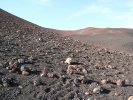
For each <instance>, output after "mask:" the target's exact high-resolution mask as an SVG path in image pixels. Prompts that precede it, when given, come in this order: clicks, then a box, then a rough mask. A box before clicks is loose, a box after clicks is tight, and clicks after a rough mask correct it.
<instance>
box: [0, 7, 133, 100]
mask: <svg viewBox="0 0 133 100" xmlns="http://www.w3.org/2000/svg"><path fill="white" fill-rule="evenodd" d="M77 51H80V52H77ZM30 56H35V57H36V60H35V61H34V66H33V69H36V73H33V74H31V75H29V76H23V75H21V74H17V73H9V72H8V71H7V69H5V68H3V67H1V66H0V73H2V75H0V81H1V78H2V77H13V78H15V79H17V80H18V81H19V84H20V85H21V86H22V87H23V88H22V89H21V90H19V88H18V87H7V88H5V87H0V99H1V100H9V99H10V100H55V99H56V100H59V99H60V100H64V99H65V100H66V99H67V100H72V99H74V98H81V100H82V99H88V98H92V99H98V100H122V99H123V100H126V99H127V98H128V97H129V96H130V95H132V93H133V87H132V84H130V85H129V86H125V87H119V86H116V85H115V84H105V86H104V87H106V88H107V89H108V90H110V92H109V93H108V94H90V95H85V93H86V91H89V90H90V91H92V90H93V89H94V87H93V83H94V82H95V83H97V84H98V85H101V84H100V82H101V80H102V79H110V80H117V79H122V80H123V79H128V80H130V81H133V75H132V73H133V67H132V66H133V57H132V56H129V55H128V54H125V53H120V52H118V51H111V50H107V49H104V48H99V47H96V46H93V45H89V44H85V43H83V42H80V41H77V40H73V39H72V38H71V37H68V36H67V37H64V36H61V35H60V34H58V31H57V30H53V29H47V28H42V27H40V26H37V25H35V24H32V23H30V22H27V21H25V20H23V19H20V18H18V17H16V16H14V15H12V14H9V13H7V12H5V11H3V10H2V9H0V63H2V64H3V63H5V62H8V61H10V60H11V59H12V58H14V57H18V58H21V57H22V58H28V57H30ZM68 57H72V58H74V59H76V60H77V61H79V62H80V63H82V64H83V65H84V68H85V69H86V70H87V74H82V73H81V74H80V73H74V74H72V75H70V76H69V75H68V74H67V73H66V70H67V66H68V65H67V64H65V63H63V61H64V60H65V59H66V58H68ZM109 65H111V66H114V67H115V69H114V68H106V66H109ZM44 67H48V69H50V71H51V72H53V73H56V74H57V75H59V76H63V75H64V76H66V77H67V78H66V80H65V81H63V80H62V79H60V78H57V77H51V78H49V77H41V83H42V84H40V85H38V86H34V85H33V81H34V79H35V78H39V77H40V74H41V71H42V70H43V69H44ZM117 71H120V72H121V73H117ZM81 76H84V77H85V78H86V79H88V80H92V83H90V84H78V86H74V85H73V84H74V81H73V80H74V79H75V78H79V77H81ZM0 83H1V82H0ZM18 90H19V91H20V92H21V93H20V94H17V95H16V91H18ZM115 91H122V94H121V95H120V96H119V97H115V96H114V94H113V93H115Z"/></svg>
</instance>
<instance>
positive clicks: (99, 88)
mask: <svg viewBox="0 0 133 100" xmlns="http://www.w3.org/2000/svg"><path fill="white" fill-rule="evenodd" d="M103 90H104V89H103V87H101V86H98V87H96V88H94V89H93V93H96V94H98V93H101V92H103Z"/></svg>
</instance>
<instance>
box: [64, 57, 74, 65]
mask: <svg viewBox="0 0 133 100" xmlns="http://www.w3.org/2000/svg"><path fill="white" fill-rule="evenodd" d="M71 62H72V58H70V57H68V58H67V59H66V60H65V63H66V64H69V65H70V64H71Z"/></svg>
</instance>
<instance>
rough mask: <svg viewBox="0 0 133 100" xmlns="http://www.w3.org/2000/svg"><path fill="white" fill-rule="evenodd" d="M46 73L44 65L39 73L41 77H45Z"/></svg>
mask: <svg viewBox="0 0 133 100" xmlns="http://www.w3.org/2000/svg"><path fill="white" fill-rule="evenodd" d="M47 73H48V69H47V68H46V67H44V69H43V70H42V73H41V74H40V76H41V77H46V76H47Z"/></svg>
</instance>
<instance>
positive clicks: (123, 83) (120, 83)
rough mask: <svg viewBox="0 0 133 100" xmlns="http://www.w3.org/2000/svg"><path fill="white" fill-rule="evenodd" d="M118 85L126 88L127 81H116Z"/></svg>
mask: <svg viewBox="0 0 133 100" xmlns="http://www.w3.org/2000/svg"><path fill="white" fill-rule="evenodd" d="M116 85H118V86H124V85H125V80H120V79H119V80H117V81H116Z"/></svg>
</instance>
